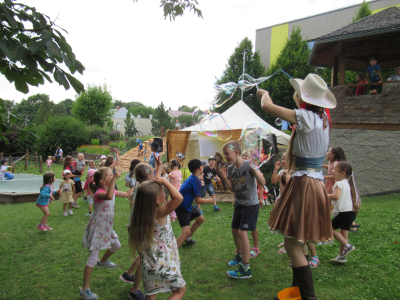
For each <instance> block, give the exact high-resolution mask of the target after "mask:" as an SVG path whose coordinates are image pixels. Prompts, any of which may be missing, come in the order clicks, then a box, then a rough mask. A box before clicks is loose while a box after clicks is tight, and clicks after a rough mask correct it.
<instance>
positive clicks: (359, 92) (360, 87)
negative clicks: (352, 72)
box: [356, 80, 366, 96]
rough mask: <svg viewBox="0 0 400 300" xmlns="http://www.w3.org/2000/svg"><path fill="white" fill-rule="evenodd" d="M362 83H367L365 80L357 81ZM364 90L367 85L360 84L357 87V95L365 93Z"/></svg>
mask: <svg viewBox="0 0 400 300" xmlns="http://www.w3.org/2000/svg"><path fill="white" fill-rule="evenodd" d="M362 83H366V81H365V80H361V81H360V82H357V84H362ZM364 91H365V86H358V87H357V88H356V96H357V95H364Z"/></svg>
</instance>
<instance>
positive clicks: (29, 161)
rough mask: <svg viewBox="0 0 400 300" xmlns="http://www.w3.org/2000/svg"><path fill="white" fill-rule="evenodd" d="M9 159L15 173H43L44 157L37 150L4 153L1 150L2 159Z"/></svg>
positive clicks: (0, 156) (0, 157)
mask: <svg viewBox="0 0 400 300" xmlns="http://www.w3.org/2000/svg"><path fill="white" fill-rule="evenodd" d="M3 158H5V159H7V160H8V165H9V166H12V172H13V173H24V171H29V173H32V172H39V173H43V159H42V156H41V155H38V154H37V152H35V153H30V152H29V150H26V152H15V153H3V152H0V159H3Z"/></svg>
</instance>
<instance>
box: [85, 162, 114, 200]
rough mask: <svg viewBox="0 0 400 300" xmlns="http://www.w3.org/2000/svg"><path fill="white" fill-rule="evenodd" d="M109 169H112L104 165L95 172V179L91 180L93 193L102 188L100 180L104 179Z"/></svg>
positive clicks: (90, 186) (90, 184)
mask: <svg viewBox="0 0 400 300" xmlns="http://www.w3.org/2000/svg"><path fill="white" fill-rule="evenodd" d="M108 171H111V169H110V168H107V167H103V168H100V169H98V170H97V171H96V172H94V174H93V180H92V181H91V182H89V189H90V191H91V192H92V193H93V194H95V193H96V191H97V189H98V188H100V185H101V183H100V180H102V179H104V178H105V177H106V176H107V173H108Z"/></svg>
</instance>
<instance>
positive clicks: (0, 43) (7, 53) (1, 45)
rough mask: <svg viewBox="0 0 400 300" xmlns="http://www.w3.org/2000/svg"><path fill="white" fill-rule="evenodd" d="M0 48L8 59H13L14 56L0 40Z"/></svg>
mask: <svg viewBox="0 0 400 300" xmlns="http://www.w3.org/2000/svg"><path fill="white" fill-rule="evenodd" d="M0 49H1V50H3V52H4V54H5V55H6V56H7V57H8V59H9V60H11V61H15V56H14V55H13V53H11V51H10V50H8V48H7V47H6V45H4V44H3V42H1V41H0Z"/></svg>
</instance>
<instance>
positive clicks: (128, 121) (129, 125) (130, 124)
mask: <svg viewBox="0 0 400 300" xmlns="http://www.w3.org/2000/svg"><path fill="white" fill-rule="evenodd" d="M124 127H125V136H127V137H130V136H133V134H134V132H135V131H136V126H135V119H133V118H131V113H130V112H129V111H127V112H126V118H125V126H124Z"/></svg>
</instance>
